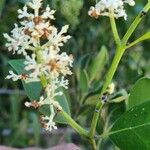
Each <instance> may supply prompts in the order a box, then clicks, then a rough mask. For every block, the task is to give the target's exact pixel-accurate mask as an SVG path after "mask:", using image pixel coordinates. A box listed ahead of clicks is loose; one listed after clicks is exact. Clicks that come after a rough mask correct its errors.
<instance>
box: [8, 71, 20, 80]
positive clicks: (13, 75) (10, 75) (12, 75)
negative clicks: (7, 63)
mask: <svg viewBox="0 0 150 150" xmlns="http://www.w3.org/2000/svg"><path fill="white" fill-rule="evenodd" d="M21 77H22V76H21V75H17V74H15V73H14V72H13V71H12V70H10V71H9V75H7V76H6V79H12V80H13V81H17V80H19V79H21Z"/></svg>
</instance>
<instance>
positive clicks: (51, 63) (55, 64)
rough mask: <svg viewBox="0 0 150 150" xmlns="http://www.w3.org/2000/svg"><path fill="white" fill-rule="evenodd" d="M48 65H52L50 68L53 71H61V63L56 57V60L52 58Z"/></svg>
mask: <svg viewBox="0 0 150 150" xmlns="http://www.w3.org/2000/svg"><path fill="white" fill-rule="evenodd" d="M48 66H50V69H51V70H52V71H54V70H55V71H57V72H59V71H60V66H59V63H58V61H56V60H55V59H54V60H51V61H50V62H49V63H48Z"/></svg>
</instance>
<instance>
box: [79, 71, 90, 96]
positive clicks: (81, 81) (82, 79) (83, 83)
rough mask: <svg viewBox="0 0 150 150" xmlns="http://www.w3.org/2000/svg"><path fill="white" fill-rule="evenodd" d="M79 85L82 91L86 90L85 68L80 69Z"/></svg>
mask: <svg viewBox="0 0 150 150" xmlns="http://www.w3.org/2000/svg"><path fill="white" fill-rule="evenodd" d="M79 74H80V75H79V85H80V88H81V90H82V92H83V93H86V92H87V91H88V78H87V74H86V71H85V70H82V69H81V70H80V73H79Z"/></svg>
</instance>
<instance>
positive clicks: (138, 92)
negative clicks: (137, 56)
mask: <svg viewBox="0 0 150 150" xmlns="http://www.w3.org/2000/svg"><path fill="white" fill-rule="evenodd" d="M148 100H150V79H149V78H142V79H140V80H139V81H137V82H136V84H135V85H134V87H133V89H132V91H131V93H130V96H129V100H128V107H129V108H131V107H133V106H135V105H138V104H141V103H143V102H146V101H148Z"/></svg>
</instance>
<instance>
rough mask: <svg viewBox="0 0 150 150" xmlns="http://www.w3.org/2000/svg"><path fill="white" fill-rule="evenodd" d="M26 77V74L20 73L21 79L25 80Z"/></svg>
mask: <svg viewBox="0 0 150 150" xmlns="http://www.w3.org/2000/svg"><path fill="white" fill-rule="evenodd" d="M27 78H29V75H28V74H22V75H21V80H26V79H27Z"/></svg>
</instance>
